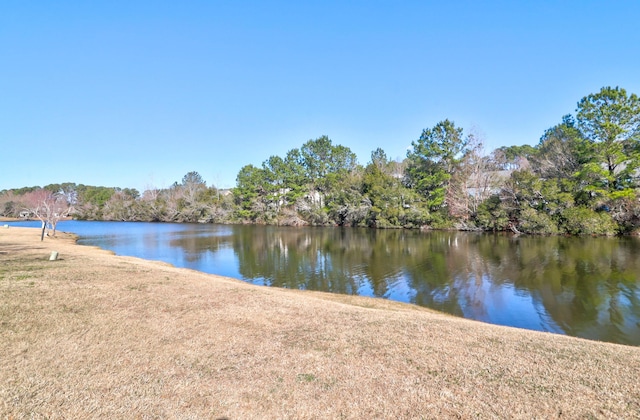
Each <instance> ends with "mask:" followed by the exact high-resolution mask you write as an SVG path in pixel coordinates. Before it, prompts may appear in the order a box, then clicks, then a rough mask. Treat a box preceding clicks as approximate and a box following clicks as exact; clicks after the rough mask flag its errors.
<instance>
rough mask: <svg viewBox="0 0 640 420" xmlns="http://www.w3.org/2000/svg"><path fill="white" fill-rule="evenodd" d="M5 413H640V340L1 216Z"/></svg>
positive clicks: (0, 396) (0, 388) (0, 365)
mask: <svg viewBox="0 0 640 420" xmlns="http://www.w3.org/2000/svg"><path fill="white" fill-rule="evenodd" d="M52 250H55V251H57V252H58V253H59V258H60V259H59V260H57V261H48V258H49V255H50V252H51V251H52ZM0 417H2V418H44V417H47V418H49V417H52V418H95V417H100V418H147V417H160V418H229V419H252V418H255V419H263V418H280V419H282V418H285V419H286V418H291V419H300V418H318V419H327V418H330V419H333V418H358V419H363V418H457V417H458V418H469V417H479V418H555V417H567V418H589V417H593V418H638V417H640V348H638V347H629V346H621V345H615V344H609V343H599V342H592V341H587V340H582V339H577V338H571V337H565V336H559V335H552V334H545V333H538V332H532V331H524V330H518V329H513V328H506V327H498V326H493V325H487V324H482V323H479V322H474V321H468V320H464V319H458V318H455V317H451V316H448V315H443V314H439V313H435V312H433V311H430V310H427V309H424V308H419V307H416V306H412V305H406V304H401V303H396V302H390V301H385V300H379V299H369V298H361V297H352V296H341V295H332V294H326V293H316V292H302V291H292V290H282V289H272V288H265V287H257V286H252V285H249V284H246V283H243V282H241V281H238V280H233V279H228V278H222V277H219V276H214V275H208V274H203V273H199V272H196V271H191V270H187V269H178V268H174V267H171V266H169V265H167V264H163V263H158V262H152V261H145V260H140V259H136V258H130V257H120V256H115V255H113V254H112V253H110V252H108V251H104V250H100V249H97V248H92V247H86V246H79V245H76V244H75V243H74V238H73V236H72V235H68V234H65V233H62V232H59V233H58V237H57V238H45V240H44V242H40V236H39V230H38V229H28V228H13V227H12V228H9V229H5V228H2V227H0Z"/></svg>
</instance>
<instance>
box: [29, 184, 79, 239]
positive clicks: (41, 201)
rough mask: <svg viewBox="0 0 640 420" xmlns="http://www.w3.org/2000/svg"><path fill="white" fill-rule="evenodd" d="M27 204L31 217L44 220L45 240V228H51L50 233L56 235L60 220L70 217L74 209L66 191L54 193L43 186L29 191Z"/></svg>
mask: <svg viewBox="0 0 640 420" xmlns="http://www.w3.org/2000/svg"><path fill="white" fill-rule="evenodd" d="M24 201H25V203H26V205H27V207H26V208H25V210H26V211H28V212H29V216H30V217H35V218H36V219H38V220H40V222H42V235H41V236H40V240H41V241H42V240H44V234H45V230H46V229H47V228H48V229H49V235H50V236H55V235H56V226H57V224H58V222H59V221H60V220H61V219H63V218H65V217H68V216H69V214H71V212H72V211H73V205H72V204H71V203H69V201H68V197H67V195H65V194H64V193H53V192H51V191H49V190H45V189H43V188H41V189H38V190H35V191H32V192H30V193H27V194H26V195H25V197H24Z"/></svg>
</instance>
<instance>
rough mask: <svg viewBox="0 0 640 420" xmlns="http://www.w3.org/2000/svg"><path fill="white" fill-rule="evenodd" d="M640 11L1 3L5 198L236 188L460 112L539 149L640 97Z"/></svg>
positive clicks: (632, 5) (425, 4)
mask: <svg viewBox="0 0 640 420" xmlns="http://www.w3.org/2000/svg"><path fill="white" fill-rule="evenodd" d="M638 22H640V2H639V1H635V0H633V1H632V0H629V1H604V0H603V1H589V0H579V1H578V0H574V1H570V0H565V1H560V0H556V1H548V0H537V1H524V0H523V1H517V0H514V1H493V0H485V1H477V0H473V1H427V0H424V1H396V0H387V1H376V0H366V1H350V0H342V1H330V0H323V1H241V0H239V1H197V0H194V1H160V0H154V1H135V0H126V1H114V0H109V1H100V2H99V1H64V0H58V1H54V2H52V1H18V0H6V1H3V2H1V3H0V154H1V156H2V158H1V159H0V190H2V189H6V188H19V187H24V186H35V185H40V186H44V185H46V184H50V183H61V182H75V183H78V184H81V183H82V184H87V185H96V186H109V187H123V188H124V187H132V188H137V189H139V190H141V191H142V190H144V189H146V188H148V187H167V186H169V185H171V184H172V183H173V182H175V181H178V182H180V181H181V179H182V177H183V175H185V174H186V173H187V172H190V171H197V172H199V173H200V174H201V175H202V177H203V178H204V179H205V180H206V181H207V184H208V185H212V184H213V185H216V186H218V187H221V188H228V187H233V186H235V177H236V175H237V173H238V171H239V170H240V168H241V167H242V166H244V165H247V164H254V165H256V166H260V165H261V164H262V162H263V161H264V160H266V159H267V158H268V157H269V156H271V155H279V156H284V155H285V153H286V152H287V151H288V150H290V149H293V148H298V147H300V146H302V144H303V143H305V142H306V141H307V140H310V139H316V138H318V137H320V136H322V135H328V136H329V138H331V139H332V141H333V143H334V144H341V145H344V146H347V147H349V148H351V150H352V151H354V152H355V153H356V154H357V156H358V161H359V162H360V163H361V164H366V163H367V162H368V161H369V160H370V154H371V151H372V150H374V149H376V148H378V147H381V148H382V149H384V150H385V151H386V153H387V155H388V156H389V157H390V158H402V157H404V156H405V155H406V151H407V148H408V147H409V146H410V145H411V142H412V141H413V140H416V139H417V138H418V137H419V136H420V133H421V132H422V130H423V129H424V128H428V127H433V126H434V125H435V124H436V123H437V122H438V121H441V120H444V119H445V118H448V119H450V120H453V121H454V122H455V123H456V125H457V126H460V127H462V128H463V129H464V130H465V133H468V132H469V131H471V130H473V131H475V132H476V133H479V134H480V135H481V136H482V138H483V139H484V143H485V149H486V150H487V151H488V152H490V151H491V150H493V149H495V148H497V147H500V146H503V145H507V146H508V145H520V144H525V143H528V144H532V145H533V144H536V143H537V142H538V140H539V138H540V136H541V135H542V134H543V132H544V130H545V129H547V128H549V127H551V126H553V125H555V124H557V123H559V122H560V121H561V118H562V116H563V115H565V114H568V113H574V112H575V108H576V103H577V102H578V101H579V100H580V99H581V98H582V97H584V96H586V95H588V94H590V93H595V92H597V91H599V90H600V88H601V87H603V86H620V87H623V88H625V89H626V90H627V92H629V93H631V92H633V93H636V94H640V26H638V25H639V24H638Z"/></svg>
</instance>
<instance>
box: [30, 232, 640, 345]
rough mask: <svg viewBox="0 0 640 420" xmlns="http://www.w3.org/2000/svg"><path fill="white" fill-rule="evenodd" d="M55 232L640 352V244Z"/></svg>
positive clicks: (232, 272) (254, 278)
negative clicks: (638, 348) (635, 347)
mask: <svg viewBox="0 0 640 420" xmlns="http://www.w3.org/2000/svg"><path fill="white" fill-rule="evenodd" d="M30 226H39V222H38V223H31V224H30ZM58 229H59V230H63V231H68V232H74V233H76V234H78V235H79V236H80V238H81V239H80V241H79V242H80V243H81V244H87V245H96V246H99V247H102V248H105V249H110V250H113V251H114V252H116V253H117V254H120V255H132V256H137V257H141V258H146V259H152V260H162V261H166V262H169V263H172V264H174V265H175V266H178V267H187V268H192V269H195V270H199V271H204V272H207V273H214V274H220V275H223V276H229V277H235V278H239V279H243V280H245V281H247V282H250V283H254V284H259V285H266V286H277V287H286V288H296V289H310V290H323V291H330V292H335V293H346V294H358V295H364V296H375V297H382V298H387V299H393V300H398V301H402V302H410V303H414V304H417V305H421V306H426V307H429V308H434V309H437V310H440V311H444V312H448V313H451V314H454V315H458V316H462V317H465V318H470V319H476V320H480V321H485V322H490V323H493V324H500V325H508V326H514V327H520V328H527V329H532V330H540V331H550V332H555V333H560V334H568V335H573V336H578V337H584V338H589V339H595V340H603V341H611V342H616V343H625V344H632V345H640V280H639V278H640V240H639V239H637V238H591V237H584V238H582V237H581V238H566V237H528V236H520V237H513V236H508V235H487V234H475V233H463V232H428V233H425V232H418V231H405V230H389V231H383V230H369V229H352V228H349V229H342V228H279V227H265V226H222V225H197V224H196V225H194V224H170V223H131V222H77V221H69V222H62V223H60V224H59V228H58Z"/></svg>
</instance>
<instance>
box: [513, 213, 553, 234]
mask: <svg viewBox="0 0 640 420" xmlns="http://www.w3.org/2000/svg"><path fill="white" fill-rule="evenodd" d="M518 228H519V229H520V231H522V232H524V233H537V234H544V235H552V234H557V233H558V232H559V230H558V226H557V225H556V223H555V222H554V221H553V219H551V217H550V216H549V215H548V214H546V213H541V212H538V211H536V210H534V209H532V208H531V207H528V208H525V209H524V210H522V212H521V213H520V219H519V224H518Z"/></svg>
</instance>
